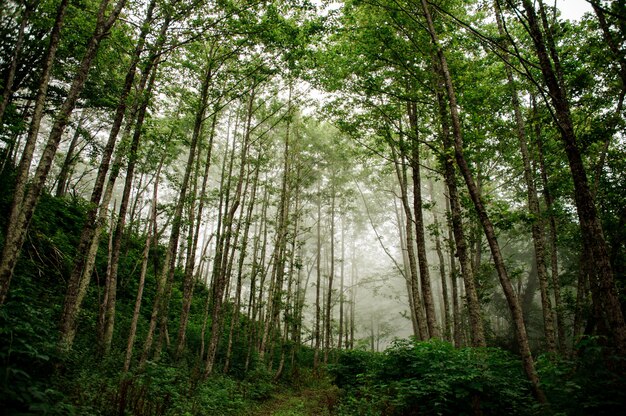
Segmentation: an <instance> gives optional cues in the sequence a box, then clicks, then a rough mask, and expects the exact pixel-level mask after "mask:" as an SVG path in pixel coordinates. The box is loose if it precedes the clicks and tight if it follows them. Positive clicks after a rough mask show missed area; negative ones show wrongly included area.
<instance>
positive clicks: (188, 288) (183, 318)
mask: <svg viewBox="0 0 626 416" xmlns="http://www.w3.org/2000/svg"><path fill="white" fill-rule="evenodd" d="M212 79H213V71H212V70H211V62H209V63H208V64H207V68H206V69H205V71H204V73H203V77H202V83H201V86H200V103H199V105H198V109H197V110H196V116H195V121H194V126H193V133H192V137H191V147H192V148H191V150H190V152H191V153H194V154H195V148H196V146H197V143H198V138H199V137H200V133H201V131H202V125H203V123H204V120H205V114H206V108H207V103H208V100H209V85H210V84H211V80H212ZM208 152H209V155H210V154H211V150H210V149H209V150H208ZM191 153H190V158H189V161H188V163H191V164H193V157H192V156H191ZM209 163H210V161H207V164H206V171H205V174H206V173H208V167H209ZM190 175H191V165H190V164H188V165H187V170H186V171H185V178H184V180H183V184H182V185H181V193H180V199H179V205H180V215H181V216H182V208H183V206H184V203H185V197H186V188H187V187H188V183H189V180H190ZM205 177H206V175H205ZM177 209H178V207H177ZM191 215H193V213H192V214H191ZM200 220H201V218H198V219H197V224H196V230H199V227H200ZM178 224H180V221H179V222H178ZM176 243H177V244H178V241H176ZM197 244H198V239H197V236H194V237H193V239H192V242H191V249H190V251H189V256H188V258H187V267H186V268H185V278H184V280H183V306H182V311H181V314H180V324H179V326H178V339H177V344H176V357H180V355H181V354H182V352H183V349H184V348H185V338H186V334H187V322H188V320H189V311H190V309H191V299H192V296H193V284H194V282H193V276H194V273H193V271H194V266H195V260H194V259H195V256H196V247H197Z"/></svg>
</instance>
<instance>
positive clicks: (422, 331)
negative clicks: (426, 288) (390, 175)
mask: <svg viewBox="0 0 626 416" xmlns="http://www.w3.org/2000/svg"><path fill="white" fill-rule="evenodd" d="M391 151H392V154H393V157H394V166H395V171H396V177H397V178H398V182H399V183H400V200H401V201H402V207H403V208H404V216H405V217H406V233H405V237H406V248H407V250H406V252H407V257H408V259H409V272H410V276H411V290H412V295H413V308H414V310H415V317H416V319H417V326H418V330H419V339H420V340H422V341H423V340H426V339H428V338H429V332H428V327H427V323H426V317H425V316H424V309H423V307H422V301H421V299H422V296H421V295H420V292H419V278H418V274H417V273H418V272H417V265H416V261H415V246H414V244H415V238H413V230H414V229H413V224H412V223H413V213H412V212H411V207H410V205H409V199H408V190H407V186H408V185H407V178H406V163H404V160H402V161H398V160H397V158H398V156H397V155H396V151H395V148H394V147H393V144H392V146H391ZM400 157H402V156H400Z"/></svg>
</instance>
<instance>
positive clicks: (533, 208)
mask: <svg viewBox="0 0 626 416" xmlns="http://www.w3.org/2000/svg"><path fill="white" fill-rule="evenodd" d="M494 11H495V14H496V21H497V24H498V32H499V33H500V36H501V37H502V38H503V39H506V33H505V31H504V27H503V24H502V16H501V12H500V7H499V6H498V0H495V1H494ZM504 68H505V72H506V78H507V82H508V87H509V90H510V91H509V92H510V94H511V103H512V105H513V113H514V114H515V127H516V133H517V139H518V141H519V147H520V153H521V155H522V162H523V168H524V182H525V183H526V196H527V199H528V209H529V211H530V213H531V214H532V216H533V220H532V224H531V232H532V238H533V245H534V248H535V262H536V267H537V278H538V279H539V292H540V294H541V307H542V312H543V327H544V334H545V337H546V346H547V350H548V352H551V353H554V352H556V341H555V337H554V321H553V319H552V316H553V310H552V302H551V300H550V295H549V291H548V270H547V267H546V262H545V248H544V227H543V220H542V218H541V211H540V209H539V198H537V187H536V185H535V178H534V177H533V172H532V168H531V165H530V154H529V151H528V144H527V142H526V127H525V125H524V117H523V116H522V110H521V104H520V101H519V97H518V93H517V88H516V86H515V80H514V79H513V71H512V70H511V67H510V66H509V65H505V66H504Z"/></svg>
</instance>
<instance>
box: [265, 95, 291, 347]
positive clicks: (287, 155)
mask: <svg viewBox="0 0 626 416" xmlns="http://www.w3.org/2000/svg"><path fill="white" fill-rule="evenodd" d="M291 93H292V90H291V85H290V86H289V97H288V104H287V117H288V118H287V125H286V132H285V141H284V147H283V157H284V159H283V174H282V180H281V190H280V200H279V205H278V212H277V225H276V242H275V246H274V253H273V256H272V261H273V267H272V284H271V287H273V290H270V292H269V293H268V309H267V319H266V321H265V327H264V330H263V338H262V341H261V347H260V349H259V357H260V358H261V359H263V358H264V354H265V352H266V351H265V349H266V345H267V343H268V339H269V337H270V336H271V334H270V331H271V330H272V329H274V328H275V327H276V326H277V322H278V316H279V314H280V305H281V303H282V292H283V290H282V287H283V283H284V278H285V261H286V260H285V252H286V247H287V234H288V223H289V205H290V200H291V189H290V186H289V185H290V183H289V182H290V178H291V175H290V174H291V157H292V156H291V143H290V139H291V137H290V135H291V117H290V115H291V110H292V107H291V105H292V102H291Z"/></svg>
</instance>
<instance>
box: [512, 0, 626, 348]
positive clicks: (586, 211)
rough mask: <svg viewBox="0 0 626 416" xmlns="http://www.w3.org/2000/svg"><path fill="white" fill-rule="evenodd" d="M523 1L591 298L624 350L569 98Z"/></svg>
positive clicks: (623, 326) (624, 328) (624, 326)
mask: <svg viewBox="0 0 626 416" xmlns="http://www.w3.org/2000/svg"><path fill="white" fill-rule="evenodd" d="M522 3H523V6H524V9H525V10H526V17H527V30H528V31H529V33H530V35H531V37H532V39H533V43H534V45H535V53H536V54H537V58H538V59H539V65H540V67H541V73H542V75H543V79H544V81H545V83H546V86H547V88H548V91H549V93H550V99H551V102H552V105H553V107H554V118H555V121H556V122H557V125H558V127H559V130H560V133H561V140H562V142H563V145H564V147H565V153H566V155H567V159H568V162H569V167H570V172H571V174H572V179H573V181H574V201H575V203H576V209H577V212H578V219H579V221H580V229H581V232H582V237H583V238H582V243H583V245H584V246H585V247H586V248H585V250H588V251H589V253H590V255H591V258H590V259H589V260H591V261H592V264H593V271H594V275H595V276H594V277H595V278H594V283H593V284H592V287H593V286H597V287H598V290H596V291H593V292H595V293H597V295H598V296H597V297H595V299H594V300H593V301H594V303H596V304H598V305H601V306H602V307H601V308H600V309H601V310H602V311H603V313H604V317H603V319H605V320H606V321H607V327H608V328H609V329H610V335H611V336H612V338H613V340H614V342H615V346H616V349H617V351H618V352H619V353H620V354H626V323H625V322H624V315H623V313H622V309H621V304H620V301H619V297H618V294H617V288H616V285H615V279H614V275H613V268H612V267H611V261H610V256H609V251H608V248H607V244H606V240H605V238H604V232H603V230H602V223H601V221H600V218H599V217H598V212H597V209H596V205H595V201H594V198H593V195H592V193H591V189H590V187H589V181H588V179H587V172H586V170H585V166H584V163H583V160H582V156H581V152H580V149H579V147H578V143H577V140H576V133H575V131H574V124H573V121H572V117H571V113H570V104H569V100H568V99H567V96H566V94H565V90H564V85H563V83H562V82H560V81H559V73H558V72H557V71H556V70H555V69H554V67H553V61H555V57H556V56H557V55H556V52H555V51H554V48H551V51H552V60H551V59H550V58H551V57H550V53H549V51H548V49H547V48H546V42H545V39H544V38H545V36H544V34H543V33H542V31H541V29H540V27H539V23H538V21H537V14H536V11H535V8H534V6H533V3H532V2H531V1H530V0H523V1H522ZM548 39H549V38H548ZM555 63H558V61H555Z"/></svg>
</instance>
